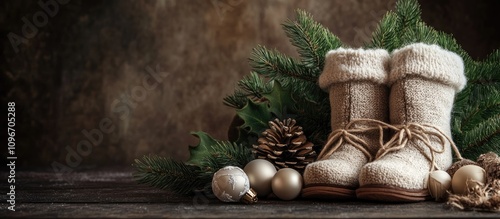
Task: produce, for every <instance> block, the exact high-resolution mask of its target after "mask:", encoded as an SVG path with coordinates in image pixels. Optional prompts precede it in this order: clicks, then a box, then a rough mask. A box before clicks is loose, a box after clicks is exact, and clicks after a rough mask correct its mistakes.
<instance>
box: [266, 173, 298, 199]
mask: <svg viewBox="0 0 500 219" xmlns="http://www.w3.org/2000/svg"><path fill="white" fill-rule="evenodd" d="M302 184H303V181H302V175H300V173H299V172H297V171H296V170H294V169H292V168H283V169H280V170H279V171H278V172H277V173H276V175H274V177H273V181H272V188H273V192H274V194H275V195H276V196H278V198H280V199H282V200H292V199H294V198H297V196H299V194H300V192H301V191H302Z"/></svg>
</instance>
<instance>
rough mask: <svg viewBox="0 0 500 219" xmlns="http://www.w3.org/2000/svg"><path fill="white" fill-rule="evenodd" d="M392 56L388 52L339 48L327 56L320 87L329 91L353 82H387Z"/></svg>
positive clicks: (320, 78)
mask: <svg viewBox="0 0 500 219" xmlns="http://www.w3.org/2000/svg"><path fill="white" fill-rule="evenodd" d="M389 62H390V55H389V53H388V52H387V51H386V50H383V49H374V50H365V49H345V48H338V49H336V50H331V51H329V52H328V53H327V54H326V58H325V67H324V69H323V73H322V74H321V76H320V77H319V86H320V87H321V88H322V89H323V90H325V91H326V90H328V89H329V87H330V86H331V85H332V84H334V83H341V82H347V81H349V82H352V81H362V80H367V81H373V82H375V83H377V84H385V83H386V82H387V72H388V71H389V70H388V69H389Z"/></svg>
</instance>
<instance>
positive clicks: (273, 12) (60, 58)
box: [0, 0, 500, 167]
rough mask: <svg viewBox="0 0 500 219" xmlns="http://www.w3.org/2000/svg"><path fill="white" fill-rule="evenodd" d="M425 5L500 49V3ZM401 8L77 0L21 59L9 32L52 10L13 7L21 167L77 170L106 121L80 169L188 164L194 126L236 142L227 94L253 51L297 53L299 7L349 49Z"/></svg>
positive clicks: (433, 21)
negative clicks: (140, 93)
mask: <svg viewBox="0 0 500 219" xmlns="http://www.w3.org/2000/svg"><path fill="white" fill-rule="evenodd" d="M420 3H421V4H422V16H423V19H424V21H426V22H427V23H428V24H429V25H431V26H434V27H435V28H436V29H438V30H442V31H445V32H448V33H453V34H454V35H455V37H456V39H457V40H458V42H459V43H460V44H462V45H463V47H464V48H465V49H466V50H467V51H468V52H469V53H470V54H471V56H472V57H474V58H478V59H481V58H484V57H485V56H486V55H487V54H489V53H490V52H491V51H493V49H495V48H499V47H500V40H499V39H500V33H499V29H500V28H499V25H498V21H499V20H500V16H499V13H498V8H499V6H500V4H499V3H500V1H484V0H483V1H452V0H439V1H431V0H425V1H420ZM394 5H395V1H394V0H391V1H385V0H371V1H368V0H365V1H362V0H335V1H330V0H321V1H305V0H302V1H301V0H293V1H284V0H274V1H266V0H258V1H239V0H214V1H209V0H206V1H202V0H197V1H181V0H178V1H173V0H161V1H160V0H159V1H118V0H115V1H80V0H72V1H70V2H69V3H67V4H65V5H60V6H59V11H58V13H57V14H56V15H55V16H54V17H49V18H48V22H47V24H46V25H43V26H41V27H40V28H38V31H39V32H38V33H37V34H36V36H35V37H33V38H31V39H28V41H27V44H21V45H19V52H17V53H16V52H15V51H14V49H13V47H12V45H11V44H10V42H9V40H8V39H7V35H8V33H10V32H13V33H15V34H17V35H21V36H22V34H21V29H22V27H23V24H24V23H23V20H22V18H23V17H26V18H27V19H28V20H32V18H33V15H34V14H36V13H37V12H38V11H41V10H42V9H41V8H40V6H38V4H37V1H13V0H12V1H2V3H0V33H1V36H0V37H1V44H0V46H1V48H0V49H1V51H2V56H1V57H0V64H1V65H0V71H1V73H2V74H1V75H2V80H1V88H0V89H1V90H2V93H3V94H2V106H1V107H2V109H3V111H5V109H4V108H6V102H7V101H15V102H16V117H17V118H16V121H17V124H16V130H17V133H16V141H17V153H18V154H17V155H18V159H19V160H18V163H22V164H23V165H31V166H35V165H36V166H40V167H50V165H51V164H52V163H53V162H54V161H57V162H60V163H62V164H66V162H65V157H66V156H67V154H68V151H67V149H66V147H67V146H69V147H70V148H73V149H76V146H77V144H78V142H80V141H82V140H85V139H86V138H85V136H84V135H83V134H82V130H92V129H96V128H97V129H98V128H99V122H100V121H101V120H102V119H110V120H111V121H112V122H113V125H114V126H115V130H114V132H112V133H110V134H103V141H102V143H100V144H99V145H97V146H94V147H93V148H92V152H91V153H90V154H89V155H88V156H85V157H83V160H82V162H81V164H80V165H79V166H88V165H129V164H130V163H131V162H132V161H133V159H134V158H137V157H140V156H142V155H144V154H149V153H154V154H159V155H164V156H173V157H176V158H178V159H186V158H187V156H188V145H195V144H196V143H197V139H196V138H194V137H192V136H191V135H190V134H189V132H190V131H196V130H203V131H206V132H208V133H210V134H211V135H213V136H214V137H216V138H219V139H225V138H226V133H227V129H228V126H229V123H230V122H231V119H232V116H233V114H234V111H233V110H232V109H230V108H228V107H226V106H224V105H223V104H222V98H223V97H224V96H225V95H227V94H230V93H231V92H232V90H233V88H234V86H235V84H236V82H237V81H238V80H239V79H240V78H242V76H244V75H246V74H247V73H248V72H249V71H250V68H249V65H248V64H247V58H248V56H249V54H250V52H251V49H252V48H254V47H255V46H256V45H258V44H262V45H266V46H267V47H270V48H276V49H278V50H280V51H282V52H284V53H286V54H289V55H292V56H297V53H296V51H295V50H294V48H293V46H291V44H290V43H289V42H288V40H287V38H286V36H285V34H284V33H283V31H282V30H281V27H280V24H281V23H282V22H284V21H285V20H286V19H288V18H294V16H295V13H294V11H295V9H297V8H301V9H304V10H306V11H308V12H310V13H312V14H313V16H314V17H315V19H316V20H317V21H318V22H320V23H322V24H323V25H325V26H326V27H328V28H329V29H330V30H331V31H332V32H333V33H334V34H336V35H337V36H339V37H340V38H341V39H342V40H343V41H344V42H345V43H347V44H349V45H351V46H362V45H363V42H365V41H368V40H369V39H370V36H371V32H372V31H373V30H374V29H375V27H376V25H377V23H378V21H379V20H380V19H381V18H382V16H383V15H384V13H385V12H386V11H388V10H390V9H393V8H394ZM157 66H158V67H159V68H160V70H161V71H162V72H166V73H168V75H167V76H166V77H165V79H164V80H163V81H162V82H161V83H160V84H159V86H158V87H156V88H155V89H152V90H150V91H147V92H146V93H145V98H143V99H141V100H139V101H135V103H136V105H135V106H134V107H131V106H128V109H129V110H130V113H129V114H128V115H124V116H123V117H122V118H120V115H121V114H119V113H116V112H114V111H113V106H112V103H113V102H114V101H115V100H120V98H121V97H122V96H123V95H125V96H127V95H130V93H131V91H134V90H137V89H140V86H141V85H142V80H143V78H144V77H146V75H147V73H146V70H145V69H146V68H147V67H152V68H153V69H154V68H156V67H157ZM137 86H139V88H137ZM117 106H122V107H125V105H124V104H122V103H120V104H119V105H117ZM122 109H123V108H122ZM3 115H6V114H3ZM2 124H4V123H2ZM2 139H5V138H2ZM5 151H6V150H5V149H2V153H3V154H5V153H6V152H5ZM2 156H3V157H5V156H6V155H5V156H4V155H2Z"/></svg>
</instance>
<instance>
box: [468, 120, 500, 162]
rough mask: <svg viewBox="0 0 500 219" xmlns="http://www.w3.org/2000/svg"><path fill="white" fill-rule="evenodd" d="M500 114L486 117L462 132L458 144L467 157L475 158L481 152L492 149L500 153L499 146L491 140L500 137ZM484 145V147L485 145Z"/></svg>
mask: <svg viewBox="0 0 500 219" xmlns="http://www.w3.org/2000/svg"><path fill="white" fill-rule="evenodd" d="M499 135H500V114H499V115H496V116H493V117H491V118H489V119H486V120H484V121H482V122H481V123H479V124H478V125H477V126H476V127H474V128H473V129H471V130H470V131H466V132H463V140H462V145H459V147H460V149H461V151H462V152H463V153H464V154H466V156H464V157H467V158H475V157H472V156H477V155H479V154H482V153H487V152H488V151H490V150H491V151H493V152H495V153H500V148H499V147H498V144H493V143H498V141H497V142H492V140H493V139H499V138H500V136H499ZM485 146H486V147H485Z"/></svg>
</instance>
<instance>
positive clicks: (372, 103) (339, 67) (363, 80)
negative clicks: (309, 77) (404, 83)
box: [302, 48, 390, 200]
mask: <svg viewBox="0 0 500 219" xmlns="http://www.w3.org/2000/svg"><path fill="white" fill-rule="evenodd" d="M389 61H390V56H389V53H388V52H387V51H386V50H382V49H377V50H363V49H344V48H339V49H336V50H332V51H330V52H328V54H327V55H326V60H325V67H324V69H323V72H322V74H321V76H320V77H319V85H320V87H321V88H322V89H323V90H325V91H327V92H329V97H330V103H331V128H332V133H331V134H330V137H329V139H328V142H327V144H326V145H325V146H324V148H323V150H322V152H321V153H320V155H319V157H318V161H316V162H314V163H311V164H309V165H308V166H307V167H306V169H305V171H304V183H305V188H304V189H303V193H302V196H303V197H307V198H323V199H336V200H339V199H347V198H355V197H356V193H355V189H356V188H357V187H358V186H359V183H358V180H359V178H358V176H359V171H360V170H361V167H363V165H365V164H366V163H367V162H368V161H369V160H371V159H372V158H373V157H374V156H375V153H376V152H377V151H378V148H379V146H378V145H380V144H379V143H378V142H379V141H380V140H379V137H380V134H379V131H378V130H371V131H366V130H365V131H363V132H359V130H358V129H360V128H364V127H365V126H364V125H362V124H361V125H360V124H356V125H353V124H351V122H352V121H354V120H356V119H374V120H381V121H388V119H389V118H388V117H389V112H388V108H389V107H388V98H389V96H388V95H389V88H388V87H387V85H386V81H387V78H388V70H389V69H388V68H389Z"/></svg>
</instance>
